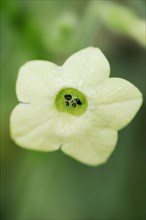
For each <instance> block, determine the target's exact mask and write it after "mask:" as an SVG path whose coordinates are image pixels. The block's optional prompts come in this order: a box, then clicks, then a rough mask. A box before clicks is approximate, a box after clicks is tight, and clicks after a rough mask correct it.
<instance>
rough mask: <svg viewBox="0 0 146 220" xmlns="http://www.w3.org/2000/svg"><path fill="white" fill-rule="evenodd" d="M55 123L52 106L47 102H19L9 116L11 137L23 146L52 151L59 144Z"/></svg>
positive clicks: (57, 147)
mask: <svg viewBox="0 0 146 220" xmlns="http://www.w3.org/2000/svg"><path fill="white" fill-rule="evenodd" d="M56 123H57V119H56V118H54V110H53V106H49V104H48V103H40V104H39V105H37V104H19V105H17V106H16V107H15V109H14V110H13V112H12V114H11V118H10V126H11V127H10V130H11V137H12V139H13V140H14V141H15V142H16V143H17V144H18V145H19V146H22V147H24V148H28V149H33V150H39V151H54V150H57V149H59V147H60V145H61V140H60V139H59V138H58V137H57V136H56V135H55V132H54V130H55V126H56Z"/></svg>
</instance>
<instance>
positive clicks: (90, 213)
mask: <svg viewBox="0 0 146 220" xmlns="http://www.w3.org/2000/svg"><path fill="white" fill-rule="evenodd" d="M103 2H104V3H103ZM109 3H110V6H109V7H111V9H112V10H114V7H118V8H119V10H122V9H123V8H124V9H126V12H127V24H128V23H129V18H128V13H129V16H130V14H131V13H132V14H134V17H135V19H137V21H144V19H145V1H143V0H139V1H137V0H132V1H131V0H127V1H110V0H109V1H100V0H99V1H80V0H79V1H74V0H71V1H63V0H62V1H59V0H58V1H53V0H52V1H41V0H40V1H2V2H1V36H2V37H1V55H2V56H1V107H2V108H1V128H2V135H1V165H2V166H1V167H2V180H3V181H2V190H1V192H2V193H1V194H2V195H1V206H2V219H20V220H21V219H29V220H30V219H38V220H40V219H48V220H53V219H58V220H59V219H62V220H65V219H66V220H69V219H74V220H75V219H78V220H81V219H97V220H100V219H102V220H113V219H115V220H120V219H122V220H124V219H125V220H131V219H145V218H146V216H145V195H144V193H145V185H146V183H145V166H144V164H145V156H144V155H145V150H144V149H145V133H144V123H145V121H144V109H145V104H144V105H143V106H142V108H141V110H140V112H139V113H138V115H137V116H136V118H135V119H134V120H133V122H132V123H131V124H130V125H129V126H128V127H126V128H125V129H124V130H122V131H120V133H119V141H118V144H117V148H116V150H115V152H114V153H113V155H112V156H111V158H110V159H109V161H108V162H107V163H106V164H105V165H102V166H100V167H97V168H92V167H88V166H85V165H83V164H80V163H79V162H77V161H75V160H72V159H71V158H69V157H67V156H65V155H64V154H62V153H61V152H54V153H38V152H32V151H27V150H24V149H21V148H19V147H18V146H16V145H15V144H14V143H13V142H12V140H11V139H10V135H9V116H10V113H11V111H12V109H13V108H14V106H15V105H16V103H17V99H16V95H15V82H16V78H17V73H18V69H19V67H20V66H21V65H22V64H24V63H25V62H26V61H28V60H33V59H44V60H50V61H53V62H56V63H57V64H59V65H61V64H63V62H64V61H65V59H66V58H67V57H68V56H69V55H71V54H72V53H73V52H74V51H76V50H79V49H81V48H83V47H87V46H96V47H99V48H100V49H101V50H102V51H103V52H104V54H105V55H106V56H107V58H108V60H109V62H110V64H111V76H113V77H114V76H116V77H122V78H125V79H127V80H129V81H131V82H132V83H133V84H135V85H136V86H137V87H138V88H139V89H140V90H141V91H142V93H143V94H144V91H145V88H144V87H145V59H144V58H145V57H144V43H141V40H140V39H143V37H142V38H141V37H139V36H141V33H143V35H144V36H145V32H143V27H144V26H143V24H142V29H138V27H135V28H134V27H131V28H132V30H133V33H134V34H135V36H136V37H134V35H133V33H131V32H130V33H131V34H124V33H123V31H122V29H121V28H119V27H120V26H119V24H122V25H123V24H124V23H123V20H122V19H123V18H122V17H120V16H122V15H120V13H118V14H117V15H116V18H115V17H114V19H113V20H112V19H111V20H109V15H110V13H109V7H108V5H109ZM115 3H116V5H115ZM112 6H113V8H112ZM104 7H106V10H104ZM101 8H102V10H101ZM120 8H121V9H120ZM99 9H100V13H99ZM105 11H106V12H105ZM105 13H106V14H105ZM111 15H112V13H111ZM105 18H106V19H105ZM121 20H122V21H121ZM120 21H121V22H122V23H121V22H120ZM115 24H116V25H115ZM123 28H124V27H123ZM123 30H125V29H123ZM126 30H127V27H126ZM140 30H142V32H141V33H140ZM128 31H129V28H128ZM144 99H145V94H144Z"/></svg>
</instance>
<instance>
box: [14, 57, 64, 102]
mask: <svg viewBox="0 0 146 220" xmlns="http://www.w3.org/2000/svg"><path fill="white" fill-rule="evenodd" d="M60 73H61V67H59V66H57V65H55V64H53V63H51V62H48V61H41V60H35V61H29V62H27V63H26V64H24V65H23V66H22V67H21V68H20V70H19V75H18V79H17V84H16V93H17V97H18V99H19V101H21V102H28V103H29V102H35V101H38V100H41V99H43V98H48V99H49V98H52V97H54V95H55V94H56V92H58V89H59V88H60V83H61V74H60Z"/></svg>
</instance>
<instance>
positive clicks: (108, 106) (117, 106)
mask: <svg viewBox="0 0 146 220" xmlns="http://www.w3.org/2000/svg"><path fill="white" fill-rule="evenodd" d="M141 104H142V94H141V92H140V91H139V90H138V89H137V88H136V87H135V86H134V85H133V84H132V83H130V82H128V81H126V80H124V79H120V78H110V79H108V80H106V81H104V82H103V83H102V84H101V85H99V86H98V87H97V88H96V95H95V96H92V99H91V100H90V105H91V106H93V109H94V114H96V117H95V120H94V121H95V122H96V121H97V123H98V124H99V126H107V127H111V128H114V129H117V130H119V129H121V128H123V127H124V126H126V125H127V124H128V123H129V122H130V121H131V120H132V119H133V118H134V116H135V115H136V113H137V112H138V110H139V109H140V106H141Z"/></svg>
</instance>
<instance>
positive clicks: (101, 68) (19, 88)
mask: <svg viewBox="0 0 146 220" xmlns="http://www.w3.org/2000/svg"><path fill="white" fill-rule="evenodd" d="M109 74H110V66H109V63H108V61H107V59H106V57H105V56H104V55H103V53H102V52H101V50H100V49H98V48H93V47H89V48H85V49H82V50H80V51H79V52H76V53H75V54H73V55H72V56H70V57H69V58H68V59H67V61H66V62H65V63H64V65H63V66H57V65H55V64H53V63H51V62H48V61H41V60H34V61H29V62H27V63H26V64H25V65H23V66H22V67H21V68H20V71H19V75H18V79H17V84H16V93H17V97H18V100H19V101H20V104H18V105H17V106H16V107H15V109H14V110H13V112H12V114H11V118H10V124H11V126H10V130H11V137H12V139H13V140H14V141H15V142H16V144H18V145H20V146H22V147H24V148H27V149H32V150H38V151H55V150H58V149H61V150H62V151H63V152H64V153H65V154H67V155H69V156H71V157H73V158H75V159H76V160H79V161H80V162H82V163H85V164H88V165H92V166H96V165H99V164H102V163H104V162H105V161H106V160H107V159H108V158H109V156H110V154H111V153H112V152H113V150H114V148H115V145H116V143H117V139H118V136H117V131H118V130H120V129H122V128H123V127H125V126H126V125H127V124H128V123H129V122H130V121H131V120H132V119H133V117H134V116H135V114H136V113H137V111H138V110H139V108H140V106H141V104H142V94H141V92H140V91H139V90H138V89H137V88H136V87H135V86H134V85H132V84H131V83H130V82H128V81H126V80H124V79H121V78H109Z"/></svg>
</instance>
